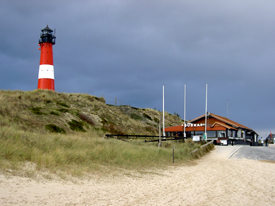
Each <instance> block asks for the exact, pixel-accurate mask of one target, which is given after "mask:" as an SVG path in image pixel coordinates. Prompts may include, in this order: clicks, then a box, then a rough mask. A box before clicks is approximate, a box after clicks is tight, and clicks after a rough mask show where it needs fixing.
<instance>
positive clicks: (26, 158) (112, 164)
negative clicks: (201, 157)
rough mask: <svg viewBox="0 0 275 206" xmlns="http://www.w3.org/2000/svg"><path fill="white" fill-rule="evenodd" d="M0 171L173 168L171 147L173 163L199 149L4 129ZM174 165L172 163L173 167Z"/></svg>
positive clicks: (78, 172)
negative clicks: (30, 167) (29, 166)
mask: <svg viewBox="0 0 275 206" xmlns="http://www.w3.org/2000/svg"><path fill="white" fill-rule="evenodd" d="M0 136H1V138H0V165H1V166H0V169H1V170H6V169H12V170H14V171H17V170H20V169H21V168H22V167H21V166H22V164H24V163H28V162H30V163H32V164H34V165H35V169H36V170H38V171H49V172H52V173H58V171H62V172H63V173H66V174H69V175H73V176H74V175H75V176H81V175H83V174H85V173H92V172H96V171H100V172H103V173H104V172H107V171H108V170H109V171H110V169H106V171H102V170H101V169H100V168H102V167H104V168H124V169H130V170H144V169H153V168H160V167H161V168H164V167H166V166H169V165H172V164H173V162H172V157H173V156H172V148H173V147H174V146H175V153H174V158H175V163H176V165H178V164H184V163H185V162H186V161H188V160H191V159H192V156H191V155H190V152H191V151H192V150H194V149H195V148H197V147H199V145H198V144H195V143H193V142H191V141H187V142H186V143H177V142H163V146H162V147H161V148H158V146H157V143H145V142H144V141H138V140H135V141H132V142H124V141H121V140H117V139H104V138H102V137H95V136H94V134H93V133H91V132H89V133H82V134H70V135H68V134H52V133H46V134H37V133H31V132H25V131H20V130H18V131H14V130H12V128H9V127H4V128H1V130H0ZM174 165H175V164H174Z"/></svg>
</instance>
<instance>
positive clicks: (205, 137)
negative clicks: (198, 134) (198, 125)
mask: <svg viewBox="0 0 275 206" xmlns="http://www.w3.org/2000/svg"><path fill="white" fill-rule="evenodd" d="M205 93H206V97H205V133H204V139H205V140H206V141H207V129H206V127H207V84H206V92H205Z"/></svg>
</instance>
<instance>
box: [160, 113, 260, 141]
mask: <svg viewBox="0 0 275 206" xmlns="http://www.w3.org/2000/svg"><path fill="white" fill-rule="evenodd" d="M206 123H207V125H206V132H207V140H215V142H220V141H222V142H227V143H231V142H232V141H235V142H237V141H243V142H244V143H246V144H250V143H253V142H257V139H258V134H257V133H256V132H255V131H254V130H253V129H251V128H249V127H246V126H244V125H242V124H239V123H237V122H234V121H232V120H230V119H228V118H226V117H222V116H219V115H216V114H213V113H208V114H207V120H206ZM165 133H166V135H167V136H182V137H183V136H184V135H183V133H184V125H178V126H173V127H166V128H165ZM185 133H186V138H192V137H194V136H200V138H201V139H202V138H203V136H204V133H205V115H201V116H199V117H197V118H195V119H192V120H190V121H188V122H187V123H186V124H185Z"/></svg>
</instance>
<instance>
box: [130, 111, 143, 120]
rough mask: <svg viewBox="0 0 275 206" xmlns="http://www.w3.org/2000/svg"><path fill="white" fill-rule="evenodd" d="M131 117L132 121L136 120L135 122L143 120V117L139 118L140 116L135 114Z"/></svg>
mask: <svg viewBox="0 0 275 206" xmlns="http://www.w3.org/2000/svg"><path fill="white" fill-rule="evenodd" d="M130 117H131V118H132V119H135V120H142V117H141V116H139V115H137V114H135V113H132V114H131V115H130Z"/></svg>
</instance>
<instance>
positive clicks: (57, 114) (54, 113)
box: [50, 111, 60, 116]
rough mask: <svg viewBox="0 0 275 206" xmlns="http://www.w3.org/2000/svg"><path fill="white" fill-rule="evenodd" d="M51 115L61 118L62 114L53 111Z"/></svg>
mask: <svg viewBox="0 0 275 206" xmlns="http://www.w3.org/2000/svg"><path fill="white" fill-rule="evenodd" d="M50 114H52V115H55V116H60V114H59V113H57V112H55V111H51V112H50Z"/></svg>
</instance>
